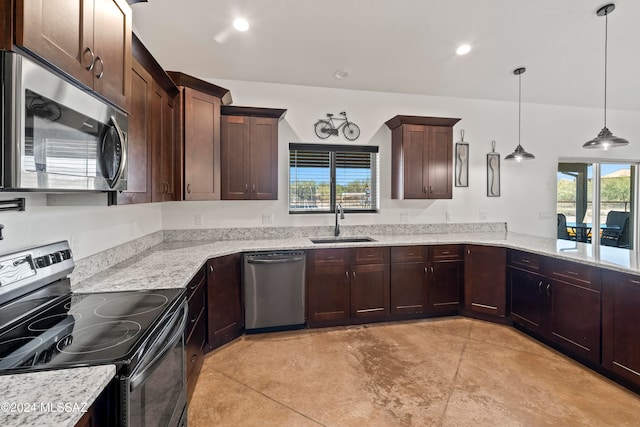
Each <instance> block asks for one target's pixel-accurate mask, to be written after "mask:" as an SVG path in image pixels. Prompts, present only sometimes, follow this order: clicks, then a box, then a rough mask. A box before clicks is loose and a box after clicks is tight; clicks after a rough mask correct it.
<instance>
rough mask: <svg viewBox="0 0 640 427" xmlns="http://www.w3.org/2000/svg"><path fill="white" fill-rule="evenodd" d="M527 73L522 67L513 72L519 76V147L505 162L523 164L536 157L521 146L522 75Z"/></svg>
mask: <svg viewBox="0 0 640 427" xmlns="http://www.w3.org/2000/svg"><path fill="white" fill-rule="evenodd" d="M525 71H527V69H526V68H524V67H521V68H516V69H515V70H513V74H515V75H516V76H518V146H517V147H516V149H515V150H514V151H513V153H511V154H509V155H507V156H506V157H505V158H504V159H505V160H515V161H516V162H521V161H523V160H532V159H535V158H536V156H534V155H533V154H531V153H528V152H527V151H526V150H525V149H524V148H523V147H522V145H521V144H520V129H521V126H520V122H521V117H522V114H521V111H522V74H523V73H524V72H525Z"/></svg>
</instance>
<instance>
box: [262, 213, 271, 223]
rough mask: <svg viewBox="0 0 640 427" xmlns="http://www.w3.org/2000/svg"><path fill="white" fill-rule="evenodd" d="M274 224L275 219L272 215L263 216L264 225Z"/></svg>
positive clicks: (264, 214)
mask: <svg viewBox="0 0 640 427" xmlns="http://www.w3.org/2000/svg"><path fill="white" fill-rule="evenodd" d="M272 222H273V218H272V216H271V214H270V213H263V214H262V223H263V224H271V223H272Z"/></svg>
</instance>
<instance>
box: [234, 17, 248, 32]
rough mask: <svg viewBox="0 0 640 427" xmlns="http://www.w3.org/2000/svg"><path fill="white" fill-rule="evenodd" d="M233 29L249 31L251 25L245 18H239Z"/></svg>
mask: <svg viewBox="0 0 640 427" xmlns="http://www.w3.org/2000/svg"><path fill="white" fill-rule="evenodd" d="M233 28H235V29H236V30H238V31H247V30H248V29H249V23H248V22H247V20H246V19H244V18H237V19H236V20H235V21H233Z"/></svg>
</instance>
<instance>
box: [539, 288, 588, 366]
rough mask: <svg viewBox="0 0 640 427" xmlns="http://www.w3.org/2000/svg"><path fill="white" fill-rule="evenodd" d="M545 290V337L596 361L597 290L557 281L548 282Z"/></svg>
mask: <svg viewBox="0 0 640 427" xmlns="http://www.w3.org/2000/svg"><path fill="white" fill-rule="evenodd" d="M545 292H546V293H547V298H548V300H547V301H548V306H549V307H548V316H549V324H548V331H547V333H548V336H549V338H550V339H552V340H553V341H555V342H557V343H558V344H560V345H562V346H563V347H565V348H566V349H567V350H569V351H571V352H573V353H575V354H577V355H580V356H583V357H585V358H587V359H589V360H591V361H593V362H597V363H600V292H599V291H598V290H596V289H590V288H588V287H585V286H579V285H577V284H572V283H568V282H564V281H560V280H551V281H549V283H548V287H546V288H545Z"/></svg>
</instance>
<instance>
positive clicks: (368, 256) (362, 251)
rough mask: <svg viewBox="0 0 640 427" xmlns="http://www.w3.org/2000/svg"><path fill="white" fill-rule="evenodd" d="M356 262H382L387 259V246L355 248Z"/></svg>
mask: <svg viewBox="0 0 640 427" xmlns="http://www.w3.org/2000/svg"><path fill="white" fill-rule="evenodd" d="M355 254H356V259H355V263H356V264H384V263H386V262H388V261H387V260H388V259H389V248H384V247H377V248H356V251H355Z"/></svg>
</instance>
